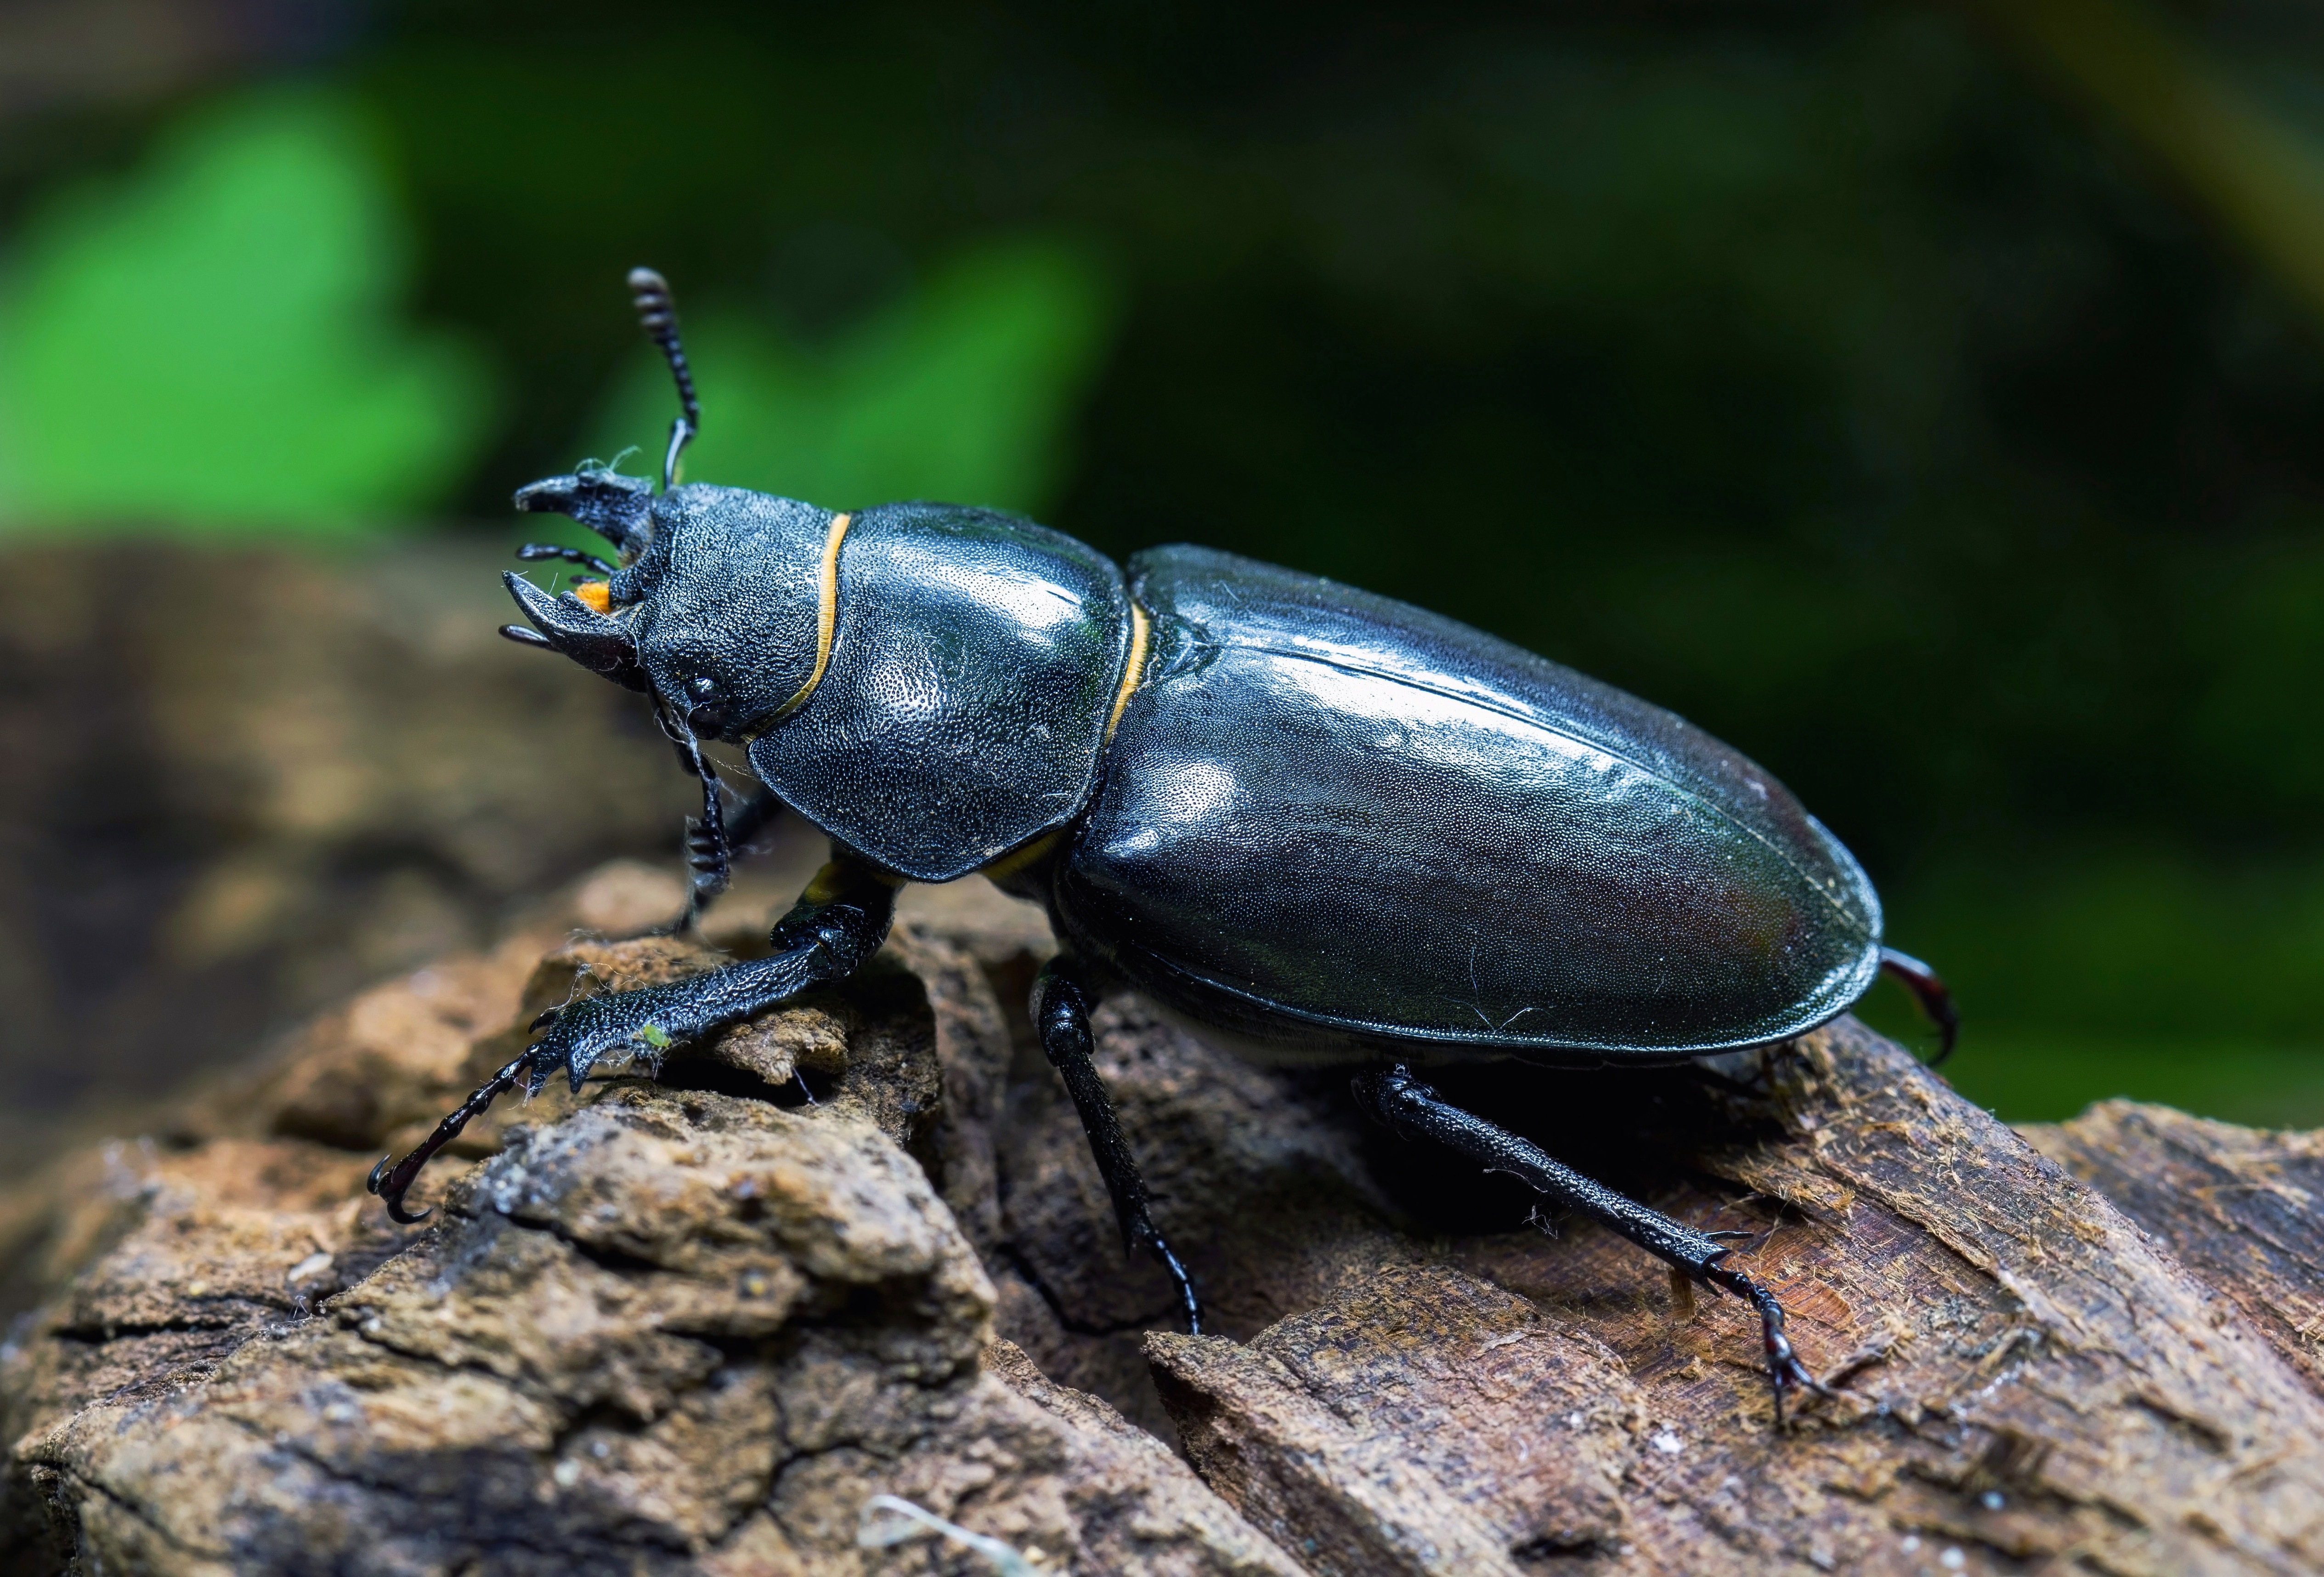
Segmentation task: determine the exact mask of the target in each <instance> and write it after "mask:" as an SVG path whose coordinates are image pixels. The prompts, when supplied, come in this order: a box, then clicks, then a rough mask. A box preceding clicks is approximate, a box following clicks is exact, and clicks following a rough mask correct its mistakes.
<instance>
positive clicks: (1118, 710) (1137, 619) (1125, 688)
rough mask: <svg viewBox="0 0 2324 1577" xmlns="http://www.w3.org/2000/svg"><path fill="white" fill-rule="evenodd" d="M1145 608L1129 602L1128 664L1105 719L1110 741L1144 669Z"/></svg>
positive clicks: (1127, 707) (1107, 735)
mask: <svg viewBox="0 0 2324 1577" xmlns="http://www.w3.org/2000/svg"><path fill="white" fill-rule="evenodd" d="M1146 630H1147V619H1146V610H1145V609H1143V608H1141V607H1139V605H1138V604H1136V603H1132V604H1130V666H1129V667H1127V668H1125V669H1122V671H1121V688H1120V690H1119V691H1117V692H1116V693H1115V695H1114V697H1113V712H1112V714H1111V715H1110V716H1108V717H1107V718H1106V720H1105V737H1106V739H1107V740H1108V741H1109V742H1111V740H1112V738H1113V731H1114V730H1115V729H1117V728H1119V727H1120V726H1121V715H1122V713H1123V712H1124V711H1126V710H1128V709H1129V706H1130V695H1131V693H1132V692H1133V691H1135V690H1136V689H1137V688H1138V681H1139V677H1140V676H1141V675H1142V674H1143V673H1144V672H1145V669H1146Z"/></svg>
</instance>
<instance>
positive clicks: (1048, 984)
mask: <svg viewBox="0 0 2324 1577" xmlns="http://www.w3.org/2000/svg"><path fill="white" fill-rule="evenodd" d="M1033 1025H1034V1028H1037V1030H1039V1031H1040V1035H1041V1049H1042V1051H1043V1052H1045V1053H1046V1054H1047V1056H1048V1058H1049V1065H1050V1066H1051V1067H1054V1068H1056V1070H1057V1072H1058V1073H1059V1074H1061V1075H1062V1076H1063V1077H1064V1079H1065V1093H1067V1094H1069V1095H1071V1096H1072V1097H1073V1098H1074V1111H1076V1112H1078V1113H1079V1114H1080V1116H1081V1120H1082V1132H1083V1133H1084V1135H1086V1136H1087V1137H1088V1139H1089V1147H1090V1153H1091V1154H1092V1155H1093V1156H1094V1157H1096V1158H1097V1169H1098V1171H1099V1173H1100V1174H1101V1175H1102V1176H1104V1178H1105V1191H1106V1193H1107V1194H1110V1195H1111V1196H1112V1199H1113V1213H1114V1219H1115V1220H1117V1221H1118V1222H1120V1223H1121V1242H1122V1246H1123V1247H1124V1248H1126V1249H1129V1250H1133V1251H1134V1250H1145V1251H1146V1252H1147V1253H1148V1254H1151V1255H1153V1256H1154V1259H1155V1261H1156V1262H1157V1264H1159V1265H1160V1266H1161V1267H1162V1268H1163V1271H1164V1272H1165V1273H1166V1274H1167V1275H1168V1277H1170V1285H1171V1286H1173V1287H1175V1288H1176V1291H1177V1294H1178V1309H1179V1312H1180V1313H1181V1314H1185V1316H1186V1329H1187V1331H1188V1333H1191V1334H1193V1335H1196V1336H1199V1335H1201V1334H1202V1333H1203V1305H1202V1304H1201V1302H1200V1300H1198V1299H1197V1298H1196V1297H1195V1296H1194V1278H1193V1277H1189V1276H1188V1275H1187V1274H1186V1268H1185V1266H1184V1265H1182V1264H1180V1263H1179V1262H1178V1256H1177V1255H1176V1254H1175V1253H1173V1252H1172V1251H1171V1250H1170V1245H1169V1244H1168V1243H1167V1241H1165V1240H1164V1239H1163V1237H1162V1234H1161V1233H1160V1232H1159V1231H1157V1230H1156V1229H1155V1226H1154V1218H1153V1216H1152V1215H1151V1214H1150V1213H1148V1209H1147V1198H1146V1179H1145V1178H1143V1177H1141V1176H1139V1174H1138V1157H1135V1156H1133V1155H1131V1154H1130V1145H1129V1143H1128V1141H1126V1140H1125V1139H1123V1138H1122V1137H1121V1120H1120V1118H1118V1117H1116V1116H1115V1115H1114V1111H1113V1101H1112V1099H1111V1097H1110V1096H1108V1095H1107V1094H1106V1093H1105V1081H1104V1080H1103V1079H1101V1078H1100V1077H1098V1072H1097V1064H1096V1063H1095V1062H1094V1061H1093V1060H1092V1057H1091V1052H1092V1050H1093V1047H1094V1044H1095V1043H1094V1042H1093V1039H1092V1038H1091V1036H1090V1025H1089V998H1088V996H1087V994H1086V993H1085V992H1084V991H1083V989H1082V983H1081V982H1080V980H1079V979H1078V978H1076V975H1075V973H1074V968H1073V966H1072V965H1071V964H1068V963H1067V962H1066V961H1065V960H1064V959H1062V958H1053V959H1051V960H1050V961H1049V962H1048V963H1047V964H1044V965H1043V966H1042V969H1041V973H1039V974H1038V975H1037V976H1035V977H1034V980H1033Z"/></svg>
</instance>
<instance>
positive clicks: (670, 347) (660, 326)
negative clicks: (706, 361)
mask: <svg viewBox="0 0 2324 1577" xmlns="http://www.w3.org/2000/svg"><path fill="white" fill-rule="evenodd" d="M630 300H631V302H632V305H634V306H635V307H636V308H637V309H638V322H639V323H640V325H641V326H642V327H644V329H645V331H646V337H647V338H648V339H650V340H652V341H653V342H654V344H655V345H656V346H659V347H660V350H661V355H662V359H663V360H664V361H666V362H668V363H669V375H670V377H671V379H672V380H673V381H675V382H676V383H677V384H678V418H677V420H674V421H672V422H671V423H670V424H669V451H668V452H667V453H665V454H664V455H663V456H662V461H661V490H662V491H663V492H664V493H668V492H669V490H670V488H671V487H672V486H673V485H674V484H676V483H677V481H678V457H679V456H681V455H683V454H685V453H686V446H687V445H688V444H690V443H692V442H693V441H694V435H695V434H696V433H697V432H699V431H701V430H702V407H701V405H700V404H699V403H698V402H697V401H696V400H695V398H694V370H693V369H692V368H691V367H689V366H687V362H686V346H684V345H683V344H682V343H680V342H679V340H678V307H677V304H676V303H675V302H673V301H672V300H670V298H669V281H668V280H666V279H664V278H662V277H661V275H659V274H658V273H656V272H654V271H653V270H651V269H650V268H633V269H632V270H630Z"/></svg>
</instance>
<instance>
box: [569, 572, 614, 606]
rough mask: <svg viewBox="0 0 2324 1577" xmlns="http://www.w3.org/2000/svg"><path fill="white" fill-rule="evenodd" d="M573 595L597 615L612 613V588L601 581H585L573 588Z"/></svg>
mask: <svg viewBox="0 0 2324 1577" xmlns="http://www.w3.org/2000/svg"><path fill="white" fill-rule="evenodd" d="M573 595H575V596H576V597H578V598H580V599H581V601H582V602H584V603H586V604H588V606H589V607H590V608H592V609H594V610H595V612H597V613H612V612H613V587H612V586H608V585H606V584H605V583H604V581H602V580H585V581H583V582H582V583H581V584H580V585H578V586H575V587H574V588H573Z"/></svg>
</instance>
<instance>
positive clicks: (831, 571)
mask: <svg viewBox="0 0 2324 1577" xmlns="http://www.w3.org/2000/svg"><path fill="white" fill-rule="evenodd" d="M853 518H854V517H853V516H852V515H835V516H833V517H832V521H831V535H829V536H828V537H825V539H823V586H822V590H821V594H820V595H818V596H817V597H816V604H815V668H814V669H813V670H812V671H811V672H809V673H808V675H807V683H805V684H803V685H801V686H800V687H798V695H796V696H792V697H791V698H790V699H789V700H788V701H786V702H784V703H783V704H782V705H780V706H779V707H778V708H776V711H775V715H774V716H773V717H771V718H770V719H769V721H770V722H773V723H780V722H781V721H782V720H783V719H784V718H786V717H788V716H789V715H791V714H792V713H794V712H796V711H798V709H799V708H800V707H802V706H804V705H807V697H808V696H812V695H814V694H815V687H816V686H817V685H819V684H821V683H823V672H824V669H827V668H829V667H830V666H831V635H832V632H833V631H834V630H835V629H836V628H838V625H839V544H840V543H841V542H842V541H843V540H844V539H845V538H846V536H847V522H848V521H850V520H852V519H853Z"/></svg>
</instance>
